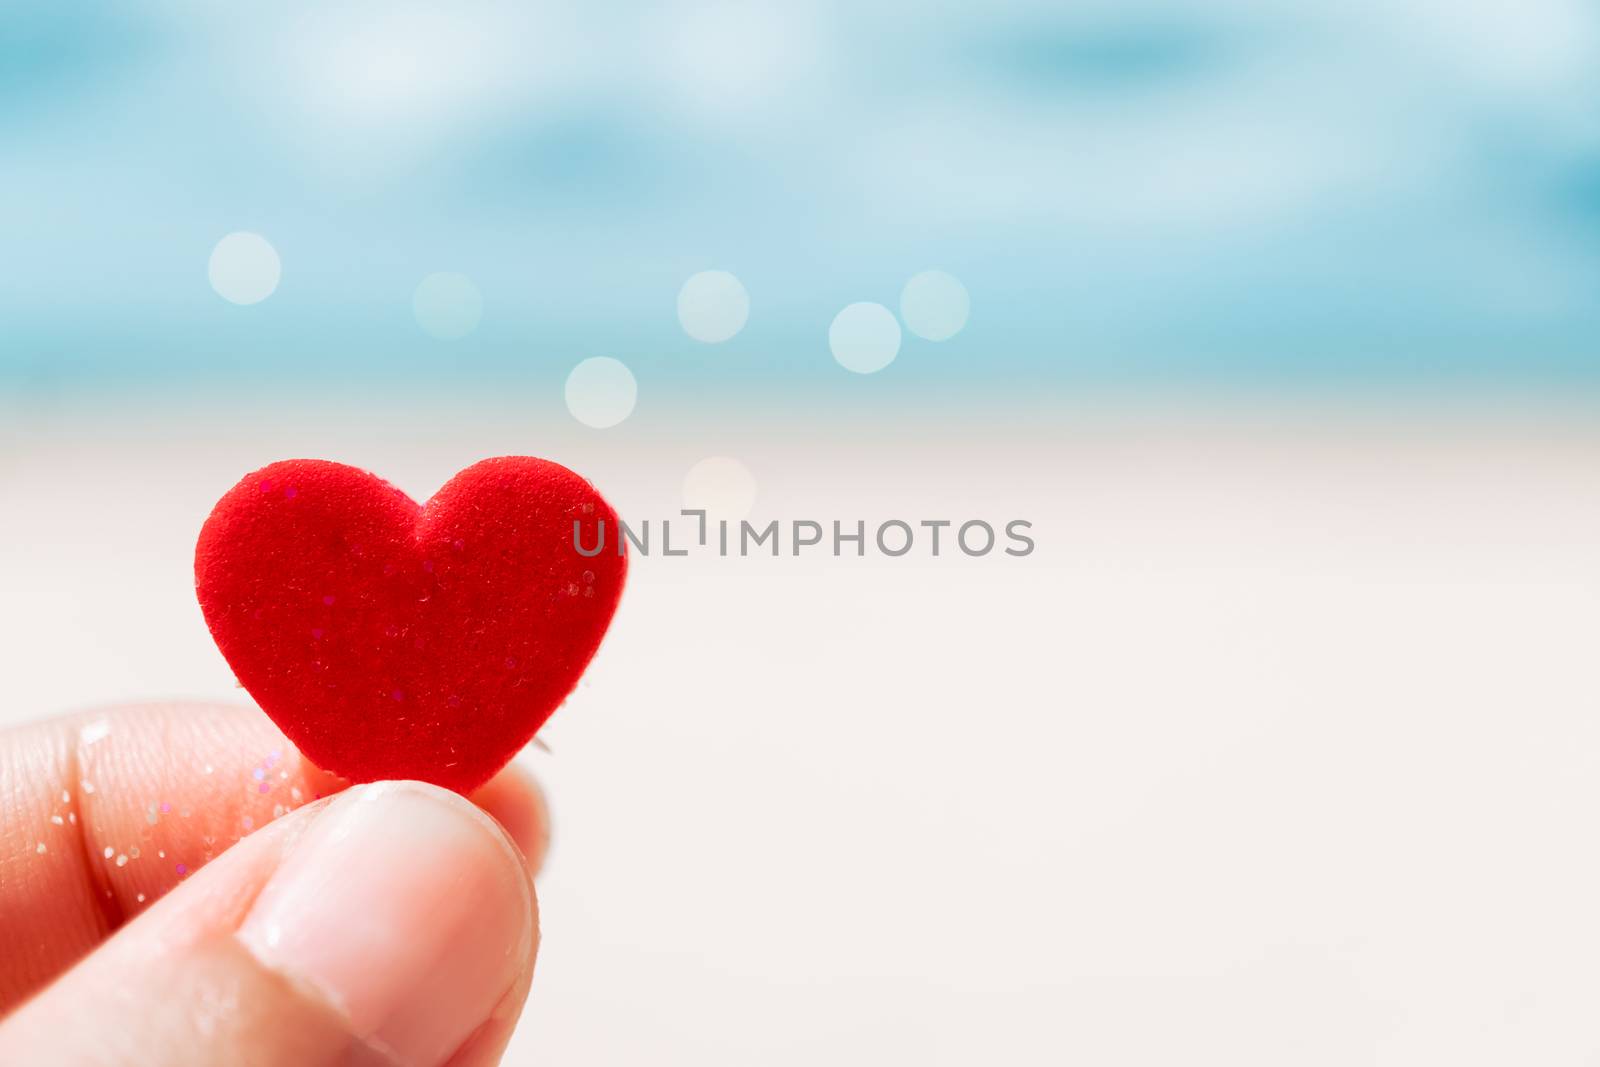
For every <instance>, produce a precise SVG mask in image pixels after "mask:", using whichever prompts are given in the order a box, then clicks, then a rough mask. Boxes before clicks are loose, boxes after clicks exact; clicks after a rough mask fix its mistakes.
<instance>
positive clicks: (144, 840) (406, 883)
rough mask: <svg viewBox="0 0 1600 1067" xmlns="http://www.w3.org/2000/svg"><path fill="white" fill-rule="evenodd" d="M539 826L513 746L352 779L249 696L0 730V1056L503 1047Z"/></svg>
mask: <svg viewBox="0 0 1600 1067" xmlns="http://www.w3.org/2000/svg"><path fill="white" fill-rule="evenodd" d="M548 841H549V820H548V814H547V810H546V807H545V804H544V801H543V799H542V797H541V795H540V793H539V790H538V788H537V787H536V786H535V784H534V783H533V782H532V780H531V779H530V778H528V777H527V776H526V775H525V774H524V773H523V772H521V771H520V770H517V769H516V768H508V769H507V770H506V771H503V772H502V773H501V774H500V775H499V776H497V777H496V778H495V779H493V780H492V781H490V782H489V783H488V784H487V785H485V786H484V787H483V788H482V789H481V790H479V791H478V792H477V793H475V794H474V795H473V796H472V798H471V803H470V804H469V803H468V801H466V800H463V799H462V798H460V797H459V796H457V795H456V794H453V793H448V792H446V791H444V790H439V789H436V788H434V787H432V786H425V785H422V784H420V783H400V784H397V783H379V784H376V785H368V786H358V787H354V788H352V789H349V790H346V789H345V786H344V783H343V782H341V781H340V780H338V779H335V778H333V777H331V776H329V775H326V774H324V773H322V772H320V771H318V770H317V769H316V768H314V767H312V766H310V765H309V764H308V763H306V762H305V761H304V760H303V759H301V757H300V756H299V754H298V753H297V752H296V751H295V749H294V747H293V746H292V745H291V744H290V743H289V742H288V741H287V740H286V739H284V737H283V736H282V735H281V734H280V733H278V731H277V730H276V729H275V728H274V727H273V726H272V724H271V723H270V722H269V721H268V720H267V719H266V717H265V716H264V715H262V714H261V713H260V712H259V711H256V710H254V709H247V708H231V707H223V706H214V705H192V704H191V705H170V704H168V705H147V706H139V707H126V708H114V709H108V710H102V711H94V712H89V713H85V714H82V715H77V716H72V717H70V718H65V719H59V720H54V721H50V722H44V723H39V724H35V725H30V726H24V727H20V728H17V729H13V730H10V731H5V732H0V1063H50V1064H62V1065H72V1064H80V1063H81V1064H97V1065H98V1064H147V1063H164V1064H177V1065H188V1064H195V1065H199V1064H215V1063H241V1064H261V1065H278V1064H283V1065H288V1064H296V1065H302V1064H313V1065H314V1064H342V1063H358V1064H359V1063H385V1064H407V1065H412V1064H415V1065H417V1067H437V1065H441V1064H449V1065H451V1067H480V1065H485V1064H493V1063H498V1062H499V1059H500V1054H501V1052H502V1051H503V1049H504V1047H505V1043H506V1041H507V1040H508V1039H509V1037H510V1034H511V1031H512V1028H513V1027H514V1026H515V1023H516V1020H517V1017H518V1015H519V1014H520V1012H521V1008H522V1003H523V1000H524V998H525V997H526V995H527V990H528V985H529V982H530V980H531V977H532V972H533V963H534V957H535V954H536V952H537V946H538V919H537V908H536V905H535V902H534V896H533V890H532V876H533V874H534V872H536V871H537V869H538V867H539V864H540V862H541V861H542V859H543V856H544V853H545V849H546V847H547V844H548ZM41 846H42V847H41ZM108 853H109V854H108Z"/></svg>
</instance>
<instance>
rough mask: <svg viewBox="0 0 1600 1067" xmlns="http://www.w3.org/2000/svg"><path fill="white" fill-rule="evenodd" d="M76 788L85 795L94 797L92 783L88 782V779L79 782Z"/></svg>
mask: <svg viewBox="0 0 1600 1067" xmlns="http://www.w3.org/2000/svg"><path fill="white" fill-rule="evenodd" d="M78 788H79V789H82V790H83V791H84V793H85V794H86V795H90V796H93V795H94V783H93V782H91V781H89V780H88V779H85V780H83V781H81V782H79V783H78Z"/></svg>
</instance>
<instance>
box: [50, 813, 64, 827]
mask: <svg viewBox="0 0 1600 1067" xmlns="http://www.w3.org/2000/svg"><path fill="white" fill-rule="evenodd" d="M50 821H51V823H53V824H54V825H56V826H64V825H66V821H67V820H65V819H63V818H62V817H61V816H59V815H52V816H50Z"/></svg>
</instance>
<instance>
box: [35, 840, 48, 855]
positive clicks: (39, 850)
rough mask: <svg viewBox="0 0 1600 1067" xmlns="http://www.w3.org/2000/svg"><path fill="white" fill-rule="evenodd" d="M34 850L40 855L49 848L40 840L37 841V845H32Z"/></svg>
mask: <svg viewBox="0 0 1600 1067" xmlns="http://www.w3.org/2000/svg"><path fill="white" fill-rule="evenodd" d="M34 851H35V852H37V853H38V854H39V855H41V856H42V855H44V854H45V853H46V852H48V851H50V850H49V849H48V848H46V847H45V843H44V842H43V841H40V842H39V844H38V845H37V846H35V847H34Z"/></svg>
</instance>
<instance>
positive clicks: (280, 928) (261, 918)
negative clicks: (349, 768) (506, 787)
mask: <svg viewBox="0 0 1600 1067" xmlns="http://www.w3.org/2000/svg"><path fill="white" fill-rule="evenodd" d="M534 931H535V919H534V913H533V897H532V893H531V891H530V889H529V887H528V881H527V876H526V874H525V872H524V870H523V868H522V861H521V859H520V858H519V857H518V855H517V853H516V849H515V847H514V846H513V845H512V844H511V843H510V841H508V840H507V839H506V837H505V835H504V834H503V833H502V832H501V831H500V830H499V828H498V827H496V826H495V825H494V822H493V821H492V820H491V819H490V818H489V817H488V816H487V815H484V814H483V813H482V812H481V811H479V810H478V809H477V808H475V807H473V806H472V805H471V804H469V803H468V802H467V801H465V800H463V799H461V798H460V797H458V796H456V795H455V794H454V793H449V792H446V791H445V790H442V789H436V788H434V787H433V786H427V785H421V784H419V783H414V782H379V783H375V784H372V785H364V786H356V787H354V788H352V789H350V790H348V791H347V792H345V793H343V794H342V795H340V797H339V798H338V799H337V800H335V801H334V802H333V804H331V805H330V806H329V808H328V810H327V811H325V812H323V813H322V814H321V815H319V816H317V819H316V822H315V823H314V824H313V825H312V826H311V827H310V828H308V829H307V831H306V832H305V835H304V836H303V837H301V838H300V839H299V841H297V842H296V844H295V846H294V848H293V850H292V851H291V852H290V853H289V855H288V856H287V857H286V858H285V860H284V862H283V865H282V866H281V867H280V868H279V869H278V871H277V873H276V874H274V875H273V876H272V879H271V880H270V881H269V882H268V883H267V886H266V888H265V889H263V890H262V893H261V895H260V897H258V898H257V900H256V902H255V904H254V905H253V906H252V907H251V909H250V913H249V914H248V915H247V916H246V918H245V921H244V922H243V924H241V926H240V927H239V932H238V937H239V939H240V940H241V941H243V942H244V944H245V945H246V946H247V947H248V948H249V949H250V951H251V952H253V953H254V954H255V955H256V957H257V958H258V959H260V960H261V961H262V963H264V964H265V965H266V966H267V967H269V968H271V969H273V970H275V971H278V972H280V973H282V974H284V975H286V976H287V977H289V978H291V979H293V980H296V981H299V982H303V983H306V984H309V985H311V986H313V987H315V988H316V989H317V990H319V991H320V992H321V994H322V995H323V996H324V997H325V998H326V999H327V1000H328V1001H329V1002H330V1003H332V1004H333V1005H334V1007H335V1008H337V1009H339V1010H340V1011H342V1012H343V1013H344V1014H345V1016H346V1017H347V1019H348V1020H349V1023H350V1027H351V1031H352V1032H353V1033H354V1034H355V1035H356V1036H357V1037H359V1038H361V1039H363V1040H365V1041H366V1042H368V1043H369V1044H370V1045H372V1046H374V1047H376V1048H378V1049H380V1050H382V1051H383V1052H385V1053H387V1054H388V1055H389V1056H391V1057H393V1058H394V1059H395V1060H396V1061H397V1062H399V1063H401V1064H406V1065H414V1067H434V1065H436V1064H441V1063H443V1062H444V1061H445V1060H446V1059H447V1058H448V1057H449V1056H450V1055H451V1054H452V1053H453V1052H454V1051H455V1050H456V1049H457V1048H458V1047H459V1046H460V1045H461V1044H462V1043H463V1042H464V1041H466V1039H467V1038H468V1037H469V1036H471V1034H472V1033H473V1031H475V1030H476V1029H478V1027H480V1026H481V1025H482V1024H483V1023H484V1022H486V1021H487V1020H488V1019H489V1018H490V1017H491V1015H492V1014H493V1013H494V1011H495V1008H496V1006H497V1005H498V1004H499V1003H500V1001H501V999H502V998H503V997H504V996H505V994H506V992H507V991H508V990H509V989H510V988H511V986H512V985H513V984H514V983H515V982H516V980H517V978H518V977H519V976H520V974H521V973H522V972H523V970H524V969H525V968H526V967H527V965H528V960H529V957H530V955H531V953H532V952H533V940H534Z"/></svg>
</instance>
